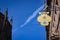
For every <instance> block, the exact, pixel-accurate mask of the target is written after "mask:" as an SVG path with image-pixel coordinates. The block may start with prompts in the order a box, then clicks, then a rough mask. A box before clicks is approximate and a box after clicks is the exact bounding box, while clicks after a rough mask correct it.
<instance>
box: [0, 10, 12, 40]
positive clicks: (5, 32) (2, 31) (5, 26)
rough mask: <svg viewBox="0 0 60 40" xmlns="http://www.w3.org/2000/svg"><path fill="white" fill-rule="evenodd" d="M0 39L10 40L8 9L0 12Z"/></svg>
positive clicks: (10, 24) (10, 23)
mask: <svg viewBox="0 0 60 40" xmlns="http://www.w3.org/2000/svg"><path fill="white" fill-rule="evenodd" d="M0 40H12V19H11V20H10V21H8V10H6V12H5V14H3V13H2V12H0Z"/></svg>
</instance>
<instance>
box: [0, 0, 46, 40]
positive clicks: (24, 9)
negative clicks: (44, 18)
mask: <svg viewBox="0 0 60 40" xmlns="http://www.w3.org/2000/svg"><path fill="white" fill-rule="evenodd" d="M44 2H45V0H0V8H1V11H3V13H4V12H5V10H6V8H8V11H9V14H8V16H9V19H10V17H12V16H13V26H12V27H13V29H12V31H14V30H15V29H16V31H15V32H12V40H46V30H45V27H43V26H41V25H40V24H39V22H37V17H38V15H39V14H37V15H36V16H35V17H34V18H33V19H32V20H31V21H30V22H29V23H27V24H26V25H25V26H24V27H20V26H21V25H22V24H24V23H25V21H26V20H27V19H28V18H29V17H30V16H31V15H32V14H33V12H34V11H35V10H36V9H38V8H39V7H40V6H41V5H43V4H44Z"/></svg>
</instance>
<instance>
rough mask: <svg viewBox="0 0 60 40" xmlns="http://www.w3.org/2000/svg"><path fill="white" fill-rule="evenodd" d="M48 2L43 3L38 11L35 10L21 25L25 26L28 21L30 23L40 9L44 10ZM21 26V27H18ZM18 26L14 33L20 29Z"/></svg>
mask: <svg viewBox="0 0 60 40" xmlns="http://www.w3.org/2000/svg"><path fill="white" fill-rule="evenodd" d="M45 5H46V4H43V5H42V6H40V8H38V9H37V10H36V11H34V12H33V14H32V15H31V16H30V17H29V18H28V19H27V20H26V21H25V23H24V24H22V25H21V26H20V27H24V26H25V25H26V24H27V23H29V22H30V21H31V20H32V19H33V18H34V17H35V16H36V15H37V14H38V13H39V11H42V10H43V9H44V7H45ZM18 28H19V27H18ZM18 28H16V29H15V30H13V33H14V32H15V31H16V30H18Z"/></svg>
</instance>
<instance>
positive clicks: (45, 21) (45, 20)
mask: <svg viewBox="0 0 60 40" xmlns="http://www.w3.org/2000/svg"><path fill="white" fill-rule="evenodd" d="M48 14H49V12H41V13H40V16H38V18H37V21H38V22H40V24H41V25H43V26H48V25H49V22H51V17H50V16H49V15H48Z"/></svg>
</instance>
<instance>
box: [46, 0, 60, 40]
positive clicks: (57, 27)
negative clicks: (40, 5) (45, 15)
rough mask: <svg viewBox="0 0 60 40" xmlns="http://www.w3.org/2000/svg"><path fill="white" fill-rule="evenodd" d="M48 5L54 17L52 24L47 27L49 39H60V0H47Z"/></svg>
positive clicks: (48, 9)
mask: <svg viewBox="0 0 60 40" xmlns="http://www.w3.org/2000/svg"><path fill="white" fill-rule="evenodd" d="M47 6H48V8H47V11H48V12H49V13H50V14H49V15H50V16H51V17H52V21H51V22H50V25H49V26H47V27H46V30H47V40H60V0H47Z"/></svg>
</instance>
